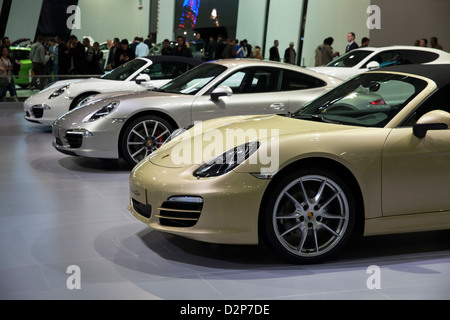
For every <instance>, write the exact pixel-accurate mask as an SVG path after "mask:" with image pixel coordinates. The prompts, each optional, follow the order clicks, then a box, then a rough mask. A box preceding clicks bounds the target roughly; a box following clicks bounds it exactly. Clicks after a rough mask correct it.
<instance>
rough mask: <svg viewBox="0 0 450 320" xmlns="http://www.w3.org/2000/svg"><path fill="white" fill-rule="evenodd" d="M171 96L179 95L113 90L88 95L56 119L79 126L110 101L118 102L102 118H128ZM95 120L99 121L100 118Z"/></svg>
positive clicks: (162, 103) (155, 107)
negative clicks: (80, 104) (87, 98)
mask: <svg viewBox="0 0 450 320" xmlns="http://www.w3.org/2000/svg"><path fill="white" fill-rule="evenodd" d="M172 96H180V95H175V94H173V93H164V92H157V91H138V92H135V91H115V92H109V93H100V94H97V95H94V96H92V97H90V99H89V100H88V101H87V102H86V104H84V105H82V106H80V107H78V108H75V109H73V110H71V111H69V112H67V113H65V114H64V115H62V116H61V117H60V118H59V119H58V120H57V121H58V123H59V124H60V125H61V124H62V123H63V122H64V121H68V122H67V123H71V124H73V125H71V127H78V126H81V125H82V123H83V120H84V119H86V117H87V116H89V115H91V114H93V113H95V112H97V111H98V110H100V109H101V108H103V107H104V106H106V105H107V104H109V103H112V102H119V104H118V105H117V107H116V108H115V110H114V111H112V112H111V113H110V114H109V116H107V117H105V118H104V119H108V120H110V119H111V118H115V119H117V118H128V117H129V116H131V115H132V113H134V112H137V111H139V110H140V109H141V108H142V107H149V108H154V109H157V108H159V107H160V106H161V105H164V103H165V102H167V98H168V97H172ZM181 96H184V95H181ZM96 121H101V119H99V120H96Z"/></svg>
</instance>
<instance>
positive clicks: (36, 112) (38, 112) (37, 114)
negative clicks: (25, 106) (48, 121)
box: [31, 106, 44, 118]
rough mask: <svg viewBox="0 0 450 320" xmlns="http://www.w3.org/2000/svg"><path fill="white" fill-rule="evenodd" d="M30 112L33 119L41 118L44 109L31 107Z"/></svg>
mask: <svg viewBox="0 0 450 320" xmlns="http://www.w3.org/2000/svg"><path fill="white" fill-rule="evenodd" d="M31 112H32V113H33V115H34V117H35V118H42V116H43V115H44V108H43V107H42V106H33V107H31Z"/></svg>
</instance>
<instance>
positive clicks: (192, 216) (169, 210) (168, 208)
mask: <svg viewBox="0 0 450 320" xmlns="http://www.w3.org/2000/svg"><path fill="white" fill-rule="evenodd" d="M202 208H203V202H201V203H197V202H184V201H164V203H163V204H162V206H161V208H158V209H159V210H160V211H159V215H158V217H159V223H160V224H161V225H164V226H170V227H192V226H194V225H195V224H196V223H197V221H198V219H199V218H200V214H201V212H202Z"/></svg>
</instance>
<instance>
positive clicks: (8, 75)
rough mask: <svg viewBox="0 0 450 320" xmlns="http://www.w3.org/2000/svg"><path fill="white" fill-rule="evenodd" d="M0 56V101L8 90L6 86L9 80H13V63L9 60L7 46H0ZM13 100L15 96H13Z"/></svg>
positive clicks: (9, 83) (9, 82)
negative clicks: (0, 47)
mask: <svg viewBox="0 0 450 320" xmlns="http://www.w3.org/2000/svg"><path fill="white" fill-rule="evenodd" d="M1 50H2V51H1V58H0V102H3V101H4V100H5V96H6V91H7V90H8V86H9V85H11V82H12V81H13V80H14V77H13V69H14V68H13V65H12V63H11V61H10V60H9V50H8V48H7V47H2V49H1ZM13 98H15V100H17V97H16V96H14V97H13Z"/></svg>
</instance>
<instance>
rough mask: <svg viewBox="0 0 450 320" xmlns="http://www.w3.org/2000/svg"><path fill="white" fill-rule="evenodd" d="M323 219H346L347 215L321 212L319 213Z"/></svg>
mask: <svg viewBox="0 0 450 320" xmlns="http://www.w3.org/2000/svg"><path fill="white" fill-rule="evenodd" d="M320 215H321V216H322V217H324V218H325V219H338V220H347V217H344V216H339V215H336V214H329V213H321V214H320Z"/></svg>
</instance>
